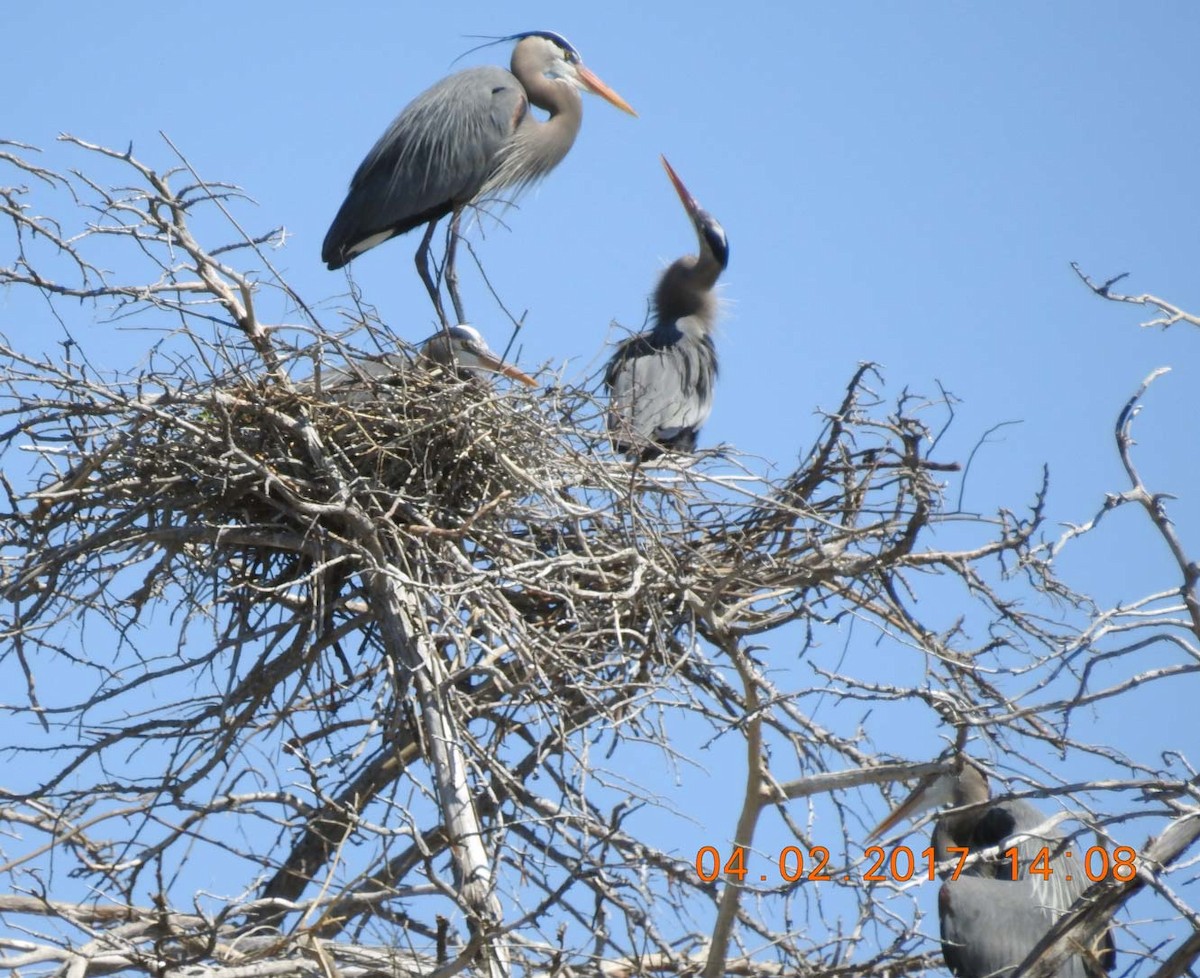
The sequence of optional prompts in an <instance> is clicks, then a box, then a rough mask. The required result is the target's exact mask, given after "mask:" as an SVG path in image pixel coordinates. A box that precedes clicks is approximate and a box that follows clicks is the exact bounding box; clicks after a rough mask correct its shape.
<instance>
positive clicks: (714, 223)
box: [660, 156, 729, 283]
mask: <svg viewBox="0 0 1200 978" xmlns="http://www.w3.org/2000/svg"><path fill="white" fill-rule="evenodd" d="M660 159H661V160H662V164H663V166H664V167H665V168H666V171H667V176H668V177H670V178H671V183H672V185H673V186H674V187H675V193H677V194H678V195H679V200H680V202H681V203H682V204H683V209H684V210H686V211H687V215H688V217H689V218H690V219H691V222H692V227H694V228H695V229H696V239H697V240H698V241H699V244H700V255H699V260H698V262H697V264H698V265H699V266H704V265H706V264H709V265H712V266H713V268H714V269H715V274H714V275H713V282H714V283H715V282H716V280H717V277H718V276H719V275H720V274H721V272H723V271H724V270H725V268H726V266H728V264H729V239H728V238H727V237H726V236H725V229H724V228H723V227H721V222H720V221H718V220H717V219H716V218H715V217H713V216H712V215H711V214H710V213H708V211H706V210H705V209H704V208H703V207H701V206H700V204H699V202H698V201H697V200H696V198H695V197H693V196H692V194H691V192H690V191H689V190H688V188H687V187H685V186H684V184H683V181H682V180H680V179H679V174H678V173H676V172H675V170H674V168H673V167H672V166H671V164H670V163H668V162H667V158H666V157H665V156H663V157H660Z"/></svg>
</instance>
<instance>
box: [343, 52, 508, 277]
mask: <svg viewBox="0 0 1200 978" xmlns="http://www.w3.org/2000/svg"><path fill="white" fill-rule="evenodd" d="M527 110H528V102H527V100H526V96H525V90H524V88H522V87H521V84H520V82H518V81H517V79H516V78H515V77H514V76H513V75H512V73H511V72H508V71H505V70H504V69H503V68H497V67H495V66H484V67H479V68H468V69H467V70H466V71H460V72H458V73H456V74H453V75H451V76H450V77H448V78H444V79H442V80H441V81H440V82H438V83H437V84H436V85H433V86H432V87H431V88H429V89H427V90H426V91H424V92H422V93H421V94H420V95H418V96H417V97H416V98H415V99H413V101H412V102H410V103H409V104H408V106H407V107H406V108H405V109H404V110H403V111H402V112H401V113H400V114H399V115H398V116H397V117H396V118H395V120H394V121H393V122H392V124H391V125H390V126H389V127H388V128H387V131H386V132H385V133H384V134H383V135H382V136H380V137H379V141H378V142H376V143H375V145H374V147H372V149H371V151H370V152H369V153H368V154H367V156H366V158H365V159H364V160H363V161H362V163H361V164H360V165H359V167H358V170H357V171H356V172H355V174H354V177H353V179H352V180H351V181H350V191H349V193H348V194H347V195H346V199H345V201H344V202H343V203H342V206H341V209H340V210H339V211H338V213H337V216H336V217H335V218H334V220H333V224H332V225H331V226H330V228H329V233H328V234H326V236H325V242H324V245H323V246H322V248H321V257H322V259H323V260H324V261H325V262H327V263H328V264H329V265H330V266H331V267H334V268H336V267H339V266H340V265H341V264H344V263H345V262H346V261H348V260H349V259H350V258H352V257H353V256H354V255H355V254H358V253H359V252H361V251H365V250H367V249H368V248H370V247H373V246H374V245H376V244H379V243H380V242H382V241H385V240H386V239H387V238H388V237H391V236H393V235H396V234H402V233H404V232H405V231H409V230H411V229H412V228H414V227H417V226H418V225H421V224H424V223H426V222H427V221H431V220H435V219H437V218H439V217H441V216H443V215H444V214H447V213H449V212H450V211H451V210H452V209H453V208H454V207H455V206H457V205H461V204H465V203H467V202H468V201H469V200H471V198H472V197H474V196H475V194H477V193H478V192H479V190H480V188H481V187H482V186H483V185H484V183H485V182H486V181H487V178H488V176H489V175H490V174H491V172H492V168H493V166H494V165H495V161H496V158H497V155H498V154H499V152H500V150H501V148H502V147H503V146H504V144H505V142H506V141H507V140H508V139H509V137H510V136H511V135H512V133H513V130H514V129H515V128H516V125H517V123H518V122H520V120H521V119H522V118H524V116H525V113H526V111H527Z"/></svg>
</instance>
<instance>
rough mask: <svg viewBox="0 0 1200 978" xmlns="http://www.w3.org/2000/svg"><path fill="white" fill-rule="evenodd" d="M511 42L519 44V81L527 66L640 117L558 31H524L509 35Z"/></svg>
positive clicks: (515, 64)
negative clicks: (522, 69) (523, 68)
mask: <svg viewBox="0 0 1200 978" xmlns="http://www.w3.org/2000/svg"><path fill="white" fill-rule="evenodd" d="M508 40H510V41H516V42H517V45H516V47H514V48H513V54H512V70H513V74H514V75H516V76H517V77H518V78H519V77H520V76H521V72H520V71H519V70H518V68H519V67H520V66H522V65H528V66H529V67H531V68H532V69H533V70H535V71H537V72H539V73H540V74H543V75H545V76H546V77H547V78H557V79H561V80H562V81H565V82H567V83H568V84H570V85H573V86H574V87H575V88H577V89H579V90H580V91H584V92H591V93H592V94H593V95H599V96H600V97H601V98H602V99H604V100H605V101H606V102H609V103H611V104H612V105H615V106H616V107H617V108H618V109H620V110H621V111H622V112H628V113H629V114H630V115H632V116H636V115H637V113H636V112H635V111H634V110H633V106H631V105H630V104H629V103H628V102H626V101H625V100H624V99H623V98H621V96H620V95H618V94H617V93H616V92H615V91H613V90H612V89H611V88H610V87H609V86H608V85H607V84H605V83H604V82H603V81H601V80H600V78H599V77H598V76H597V75H596V74H595V72H593V71H592V70H591V69H590V68H588V67H587V66H586V65H584V63H583V59H582V58H580V56H579V52H578V51H577V50H576V49H575V46H574V45H573V44H571V42H570V41H568V40H567V39H566V38H565V37H563V36H562V35H561V34H558V33H556V32H555V31H525V32H523V33H521V34H513V35H510V37H509V38H508Z"/></svg>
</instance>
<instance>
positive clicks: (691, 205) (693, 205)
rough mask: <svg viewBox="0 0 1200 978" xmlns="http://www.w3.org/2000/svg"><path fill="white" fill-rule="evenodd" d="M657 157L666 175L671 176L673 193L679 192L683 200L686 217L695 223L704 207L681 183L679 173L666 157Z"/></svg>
mask: <svg viewBox="0 0 1200 978" xmlns="http://www.w3.org/2000/svg"><path fill="white" fill-rule="evenodd" d="M659 159H660V160H662V165H663V168H664V169H666V171H667V176H669V177H670V178H671V183H673V184H674V185H675V193H677V194H679V199H680V201H682V202H683V206H684V209H685V210H686V211H687V212H688V217H690V218H691V219H692V223H693V224H696V223H697V222H698V217H699V215H700V214H703V213H704V208H703V207H701V206H700V204H699V202H698V201H697V200H696V198H695V197H693V196H692V194H691V191H689V190H688V188H687V187H685V186H684V185H683V181H682V180H680V179H679V174H678V173H676V172H675V169H674V168H673V167H672V166H671V164H670V163H668V162H667V158H666V157H665V156H660V157H659Z"/></svg>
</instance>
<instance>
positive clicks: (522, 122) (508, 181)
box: [321, 31, 637, 326]
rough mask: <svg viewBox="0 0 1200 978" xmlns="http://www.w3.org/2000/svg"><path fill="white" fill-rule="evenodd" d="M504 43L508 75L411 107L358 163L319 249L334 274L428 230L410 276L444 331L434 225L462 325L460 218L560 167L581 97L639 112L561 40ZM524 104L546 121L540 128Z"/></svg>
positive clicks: (451, 83)
mask: <svg viewBox="0 0 1200 978" xmlns="http://www.w3.org/2000/svg"><path fill="white" fill-rule="evenodd" d="M501 40H506V41H516V42H517V43H516V46H515V47H514V48H513V53H512V71H511V72H509V71H505V70H504V69H503V68H498V67H493V66H487V67H479V68H468V69H466V70H465V71H460V72H457V73H456V74H453V75H450V76H449V77H448V78H443V79H442V80H441V81H440V82H438V83H437V84H436V85H434V86H433V87H432V88H429V89H427V90H426V91H424V92H423V93H421V94H420V95H418V96H417V97H416V98H415V99H413V101H412V102H410V103H409V104H408V106H407V107H406V108H405V109H404V110H403V111H402V112H401V113H400V115H398V116H397V117H396V119H395V121H393V122H392V124H391V125H390V126H389V127H388V129H387V131H386V132H385V133H384V134H383V135H382V136H381V137H380V138H379V141H378V142H377V143H376V144H375V146H374V147H373V148H372V149H371V151H370V152H369V153H368V154H367V156H366V158H365V159H364V160H363V161H362V163H360V164H359V167H358V170H357V171H355V174H354V177H353V179H352V180H351V181H350V191H349V193H347V195H346V199H345V201H343V202H342V206H341V208H340V209H339V210H338V212H337V216H336V217H335V218H334V219H333V224H332V225H331V226H330V228H329V231H328V233H327V234H326V235H325V242H324V244H323V245H322V246H321V259H322V261H324V262H325V263H326V264H327V265H328V266H329V268H330V269H335V268H341V267H342V266H343V265H345V264H346V263H347V262H349V261H351V260H352V259H354V258H355V257H356V256H358V255H361V254H362V253H363V252H364V251H367V250H369V249H371V248H374V247H375V246H376V245H377V244H381V243H382V242H384V241H387V240H388V238H391V237H394V236H395V235H397V234H404V233H405V232H406V231H411V230H412V229H413V228H416V227H419V226H420V225H422V224H425V225H427V227H426V228H425V235H424V237H423V238H422V239H421V245H420V247H419V248H418V249H417V255H416V262H417V271H418V272H419V273H420V275H421V281H423V282H424V283H425V288H426V289H427V290H428V292H429V297H430V298H431V299H432V300H433V304H434V307H435V308H436V309H437V312H438V318H439V319H440V321H441V323H442V325H444V326H449V325H450V324H449V322H448V320H447V319H446V315H445V312H444V311H443V308H442V300H441V293H440V289H439V286H438V283H437V282H436V281H435V279H434V276H433V274H432V273H431V271H430V267H429V245H430V242H431V241H432V239H433V231H434V228H435V227H436V226H437V223H438V221H440V220H441V219H442V218H443V217H445V216H446V215H447V214H450V215H452V216H451V219H450V236H449V243H448V245H447V248H446V264H445V276H446V284H447V287H448V288H449V290H450V298H451V299H452V301H453V302H454V310H455V312H456V313H457V315H458V320H459V322H462V321H463V320H464V319H465V318H466V317H465V316H464V314H463V309H462V301H461V299H460V298H459V295H458V280H457V276H456V273H455V269H454V253H455V248H456V245H457V243H458V227H459V221H460V220H461V218H462V212H463V210H464V209H465V208H466V207H468V206H470V205H471V204H475V203H478V202H481V201H484V200H486V199H487V198H489V197H491V196H492V195H493V194H495V193H496V192H498V191H501V190H512V191H514V192H519V191H520V190H522V189H523V188H525V187H527V186H528V185H529V184H531V183H533V182H535V181H536V180H539V179H541V178H542V177H544V176H545V175H546V174H547V173H549V172H550V171H551V170H552V169H554V167H556V166H557V165H558V164H559V162H560V161H561V160H562V158H563V157H564V156H566V155H567V151H568V150H570V148H571V144H572V143H574V142H575V136H576V134H577V133H578V132H579V124H580V121H581V119H582V118H583V101H582V99H581V98H580V97H579V92H580V90H585V91H589V92H593V93H595V94H596V95H599V96H601V97H602V98H604V99H607V100H608V101H609V102H611V103H612V104H613V105H615V106H616V107H617V108H619V109H622V110H624V111H626V112H628V113H630V114H631V115H636V114H637V113H635V112H634V111H633V109H632V108H631V107H630V106H629V104H628V103H627V102H626V101H625V100H624V99H623V98H621V96H620V95H618V94H617V93H616V92H614V91H613V90H612V89H611V88H609V87H608V86H607V85H606V84H605V83H604V82H602V81H601V80H600V79H599V78H598V77H596V75H595V74H593V73H592V72H591V71H590V70H589V69H588V68H586V67H585V66H584V64H583V62H582V60H581V59H580V57H579V52H578V51H576V50H575V48H574V47H572V46H571V43H570V42H569V41H568V40H567V39H566V38H564V37H563V36H562V35H560V34H555V33H554V32H553V31H528V32H526V33H523V34H513V35H512V36H510V37H507V38H501ZM530 105H535V106H537V107H538V108H540V109H545V110H546V111H547V112H549V114H550V117H549V118H548V119H547V120H546V121H545V122H540V121H538V120H537V119H535V118H534V117H533V115H532V114H531V112H530Z"/></svg>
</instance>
